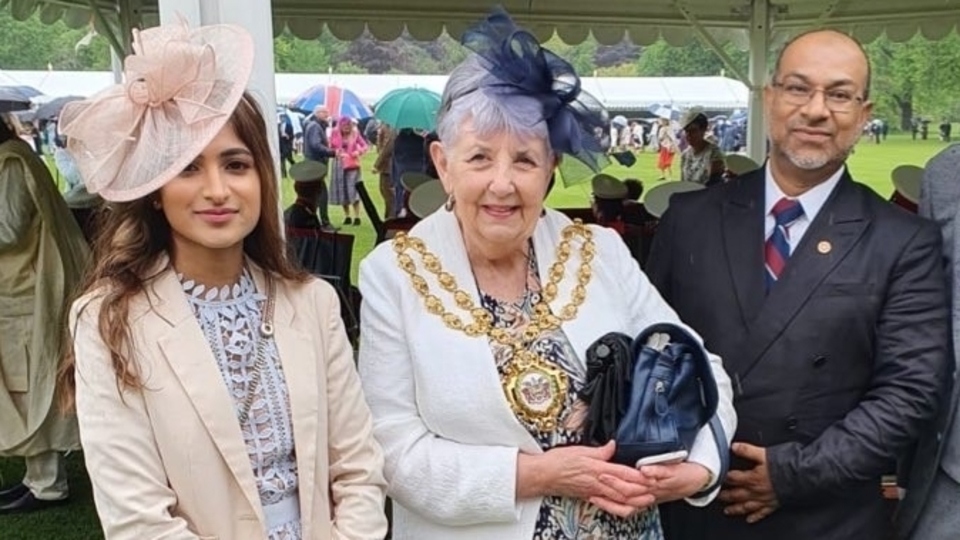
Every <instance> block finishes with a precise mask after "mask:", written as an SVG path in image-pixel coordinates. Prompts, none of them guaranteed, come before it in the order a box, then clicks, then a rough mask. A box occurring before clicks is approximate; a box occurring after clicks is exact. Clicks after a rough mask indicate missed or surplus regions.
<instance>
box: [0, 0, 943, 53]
mask: <svg viewBox="0 0 960 540" xmlns="http://www.w3.org/2000/svg"><path fill="white" fill-rule="evenodd" d="M158 1H159V0H0V7H4V6H9V9H11V11H12V13H13V15H14V16H15V17H17V18H19V19H24V18H26V17H29V16H30V15H31V14H32V13H34V12H35V11H36V10H40V12H41V16H42V18H43V20H44V21H45V22H52V21H56V20H58V19H60V18H63V19H64V20H65V21H66V22H67V24H69V25H70V26H73V27H80V26H83V25H86V24H89V23H90V22H92V21H93V18H92V17H91V11H90V5H91V4H92V3H95V4H96V5H98V6H101V7H102V8H104V9H103V11H104V12H105V13H110V14H116V13H121V12H122V11H123V8H124V7H129V6H138V7H139V9H138V12H139V13H140V15H141V16H142V17H143V18H144V23H145V24H146V25H147V26H151V25H154V24H156V23H157V20H158V15H157V13H158ZM754 1H755V0H605V1H603V2H583V1H581V0H500V1H499V3H500V4H502V5H503V6H504V7H505V8H506V9H507V10H508V11H509V12H510V13H511V14H512V15H514V17H516V19H518V20H519V21H520V22H522V23H523V24H524V25H525V26H528V27H529V28H531V29H532V30H534V32H535V33H536V34H537V35H538V36H539V37H541V38H543V39H546V38H549V37H550V36H552V35H553V33H554V32H557V33H558V34H559V36H560V37H561V38H562V39H563V40H564V41H566V42H568V43H579V42H580V41H583V40H584V39H585V38H586V37H587V36H588V35H589V34H591V33H592V34H593V35H594V37H596V38H597V40H598V41H600V42H601V43H608V44H609V43H616V42H619V41H620V40H621V39H622V38H623V37H624V36H625V35H628V36H629V37H630V38H631V39H632V40H633V41H634V42H635V43H638V44H641V45H645V44H650V43H652V42H654V41H656V40H657V38H659V37H663V38H664V39H665V40H666V41H667V42H669V43H671V44H673V45H679V44H683V43H686V42H688V41H690V40H692V39H696V37H697V32H696V31H695V30H694V27H695V26H696V25H701V26H702V27H703V28H709V29H710V32H711V34H712V35H713V37H715V38H717V39H719V40H721V41H722V40H726V39H734V40H735V41H737V42H739V43H740V44H742V45H743V46H744V47H745V46H747V41H746V39H745V38H744V35H743V34H744V33H743V32H730V30H741V31H742V30H746V29H747V28H748V27H749V26H750V22H751V21H750V14H751V11H752V10H753V9H754ZM767 1H768V3H769V11H770V15H771V27H772V29H773V30H774V31H775V32H778V31H779V32H781V33H790V32H795V31H797V30H801V29H805V28H810V27H815V26H832V27H836V28H840V29H843V30H845V31H848V32H850V33H852V34H853V35H855V36H856V37H857V38H859V39H860V40H862V41H870V40H873V39H875V38H876V37H877V36H879V35H881V34H882V33H884V32H886V34H887V35H888V36H889V37H890V38H891V39H893V40H895V41H903V40H906V39H909V38H910V37H912V36H914V35H915V34H917V32H920V33H921V34H923V35H924V36H926V37H927V38H930V39H939V38H941V37H943V36H945V35H946V34H948V33H949V32H950V31H951V30H953V29H954V28H956V26H957V24H958V21H960V0H911V1H910V2H903V1H901V0H767ZM494 3H496V2H488V1H483V2H479V1H477V2H451V1H449V0H404V1H402V2H399V1H398V2H390V1H385V0H353V1H351V2H343V1H336V0H273V2H272V5H273V8H272V9H273V14H274V17H273V23H274V32H275V33H278V32H280V31H282V30H283V29H284V28H289V29H290V30H291V32H293V33H294V34H295V35H297V36H298V37H301V38H307V39H309V38H313V37H316V36H317V35H319V34H320V32H321V31H322V29H323V26H324V25H327V27H329V28H330V30H331V31H332V32H333V34H334V35H335V36H337V37H338V38H341V39H347V40H349V39H353V38H356V37H357V36H359V35H360V34H361V33H362V32H363V30H364V29H365V28H366V29H368V30H369V31H370V32H371V33H372V34H373V35H375V36H376V37H378V38H380V39H384V40H390V39H393V38H396V37H397V36H399V35H400V34H401V32H402V31H403V30H404V29H406V30H407V31H408V32H409V33H410V34H411V35H413V36H414V37H415V38H417V39H421V40H432V39H435V38H436V37H437V36H438V35H440V33H441V32H442V31H443V30H444V29H446V31H447V32H448V33H449V34H450V35H452V36H454V37H457V36H459V35H460V33H461V32H462V31H463V30H464V29H465V28H466V27H467V26H468V25H469V24H471V23H472V22H474V21H476V20H478V19H479V18H481V17H482V16H483V15H484V14H486V13H487V11H488V10H489V8H490V6H492V5H493V4H494Z"/></svg>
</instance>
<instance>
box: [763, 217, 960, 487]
mask: <svg viewBox="0 0 960 540" xmlns="http://www.w3.org/2000/svg"><path fill="white" fill-rule="evenodd" d="M886 285H887V291H886V298H885V301H884V304H883V306H882V308H881V311H880V313H879V316H878V318H877V323H876V338H875V340H876V343H875V349H874V350H875V353H874V368H873V381H872V384H871V387H870V388H869V390H868V391H867V392H866V393H865V394H864V395H863V397H862V399H861V400H860V404H859V406H857V407H856V408H855V409H853V410H851V411H850V412H849V413H848V414H847V415H846V416H845V417H844V418H843V420H841V421H839V422H837V423H836V424H834V425H832V426H831V427H830V428H828V429H827V430H826V431H824V432H823V433H822V434H821V435H820V437H818V438H817V439H816V440H815V441H813V442H812V443H810V444H807V445H805V446H804V445H802V444H800V443H796V442H791V443H787V444H781V445H776V446H772V447H770V448H768V449H767V461H768V466H769V469H770V478H771V480H772V482H773V487H774V490H775V491H776V493H777V497H778V499H779V500H780V502H781V504H788V503H802V502H805V501H810V500H813V499H814V498H816V497H818V496H822V495H823V494H824V493H825V492H826V493H836V494H842V493H843V490H844V487H845V486H848V485H849V484H850V483H851V482H863V481H869V480H871V479H876V478H877V477H879V476H880V475H881V474H883V473H884V472H885V469H886V468H887V467H888V465H889V463H890V462H891V461H892V460H894V459H896V458H897V457H898V456H899V455H901V454H902V453H903V452H905V451H906V450H907V449H908V448H909V447H910V445H911V444H913V443H914V441H915V440H916V439H917V437H918V436H919V435H920V432H921V431H922V429H923V428H924V426H925V425H928V422H930V421H931V420H932V419H933V418H934V416H935V415H936V413H937V409H938V407H939V406H940V405H941V401H942V397H943V396H942V385H944V384H945V383H946V382H947V381H948V379H949V376H950V375H949V374H950V365H949V362H948V360H949V358H950V357H949V351H948V347H949V345H948V344H949V342H950V339H949V318H948V316H949V312H948V306H947V290H946V286H945V282H944V274H943V266H942V262H941V239H940V234H939V232H938V231H937V230H936V229H935V227H934V226H933V225H932V224H924V225H923V226H922V227H920V228H919V230H918V231H917V233H916V234H914V236H913V238H911V239H910V241H909V242H907V244H906V247H905V249H904V250H903V252H902V253H901V255H900V257H899V260H898V261H897V263H896V264H895V266H894V269H893V271H892V272H891V275H890V277H889V281H888V282H887V284H886ZM877 489H879V487H878V488H877Z"/></svg>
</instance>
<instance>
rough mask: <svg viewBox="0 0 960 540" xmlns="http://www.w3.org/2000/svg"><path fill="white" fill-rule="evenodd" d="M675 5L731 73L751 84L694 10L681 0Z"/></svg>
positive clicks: (741, 80)
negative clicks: (698, 18)
mask: <svg viewBox="0 0 960 540" xmlns="http://www.w3.org/2000/svg"><path fill="white" fill-rule="evenodd" d="M673 5H674V7H676V8H677V10H678V11H679V12H680V14H681V15H683V18H684V19H686V20H687V22H688V23H690V27H691V28H693V31H694V32H695V33H696V34H697V36H698V37H700V39H702V40H703V42H704V43H706V45H707V46H708V47H710V49H711V50H712V51H713V52H714V54H716V55H717V57H718V58H720V61H721V62H723V65H724V66H726V68H727V69H729V70H730V73H732V74H733V76H734V77H736V78H737V79H738V80H740V82H742V83H743V84H746V85H747V86H750V79H749V78H748V77H747V76H746V74H745V73H744V72H743V71H741V70H740V68H739V67H738V66H737V65H736V63H734V61H733V59H732V58H730V55H728V54H727V52H726V51H724V50H723V46H722V45H720V43H719V42H718V41H717V40H716V39H714V37H713V36H712V35H710V32H707V30H706V28H704V26H703V25H702V24H701V23H700V21H699V20H697V17H696V15H694V14H693V12H692V11H690V9H689V8H687V6H685V5H683V4H682V3H681V2H678V1H674V3H673Z"/></svg>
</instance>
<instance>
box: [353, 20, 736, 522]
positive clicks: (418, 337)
mask: <svg viewBox="0 0 960 540" xmlns="http://www.w3.org/2000/svg"><path fill="white" fill-rule="evenodd" d="M507 35H509V36H511V38H512V39H513V40H514V43H515V44H516V45H519V46H517V47H504V46H502V45H503V41H502V39H501V38H500V37H499V36H507ZM464 42H465V44H466V45H467V46H468V47H470V48H472V49H473V50H474V51H475V52H476V54H472V55H471V56H470V57H469V58H468V59H467V60H466V61H465V62H464V63H463V64H461V65H460V66H459V67H458V68H457V69H456V70H454V72H453V73H452V74H451V76H450V79H449V81H448V83H447V87H446V89H445V91H444V97H443V101H442V104H441V111H440V115H439V118H438V133H439V137H440V141H442V142H436V143H433V145H432V146H431V149H430V150H431V155H432V157H433V158H434V162H435V164H436V165H437V171H438V172H439V174H440V179H441V181H442V184H443V186H444V189H445V191H446V192H447V194H448V195H449V199H448V200H447V204H446V205H445V207H444V208H443V209H440V210H438V211H437V212H436V213H434V214H432V215H430V216H429V217H427V218H426V219H424V220H423V221H421V222H420V223H419V224H417V225H416V226H415V227H414V228H413V229H412V230H411V231H410V233H409V235H406V236H401V237H400V238H398V239H395V240H393V241H392V242H390V243H385V244H381V245H380V246H379V247H377V248H376V249H375V250H374V251H373V253H371V254H370V256H369V257H368V258H367V259H366V260H364V261H363V263H362V264H361V267H360V289H361V292H362V294H363V299H364V301H363V306H362V312H361V316H362V332H361V344H360V372H361V379H362V382H363V386H364V390H365V393H366V396H367V400H368V402H369V404H370V407H371V410H372V412H373V416H374V433H375V435H376V437H377V439H378V440H379V441H380V443H381V444H382V445H383V447H384V451H385V457H386V470H385V472H386V476H387V480H388V482H389V488H388V493H389V495H390V496H391V497H392V498H393V500H394V503H395V505H394V524H393V527H394V538H397V539H399V540H403V539H416V540H431V539H437V540H456V539H470V540H486V539H489V540H521V539H522V540H529V539H551V540H562V539H574V538H629V539H631V540H636V539H643V540H649V539H659V538H662V531H661V528H660V522H659V516H658V513H657V511H656V504H657V503H658V502H664V501H671V500H679V499H684V498H686V499H687V500H688V501H689V503H690V504H695V505H704V504H706V503H708V502H709V501H710V500H712V499H713V497H714V496H715V495H716V492H717V487H718V483H719V478H718V477H719V475H720V456H719V455H718V446H717V444H716V443H715V442H714V440H713V438H712V435H711V434H710V431H709V429H704V431H703V432H702V433H701V434H700V435H699V436H698V438H697V441H696V443H695V444H694V446H693V448H692V451H691V452H690V455H689V457H688V459H687V460H686V461H684V462H681V463H675V464H669V465H665V464H661V465H653V466H648V467H644V468H641V469H636V468H633V467H628V466H623V465H618V464H614V463H611V462H610V461H609V460H610V458H611V457H612V455H613V452H614V446H613V443H610V444H608V445H607V446H605V447H602V448H594V447H587V446H584V445H582V430H581V429H580V428H581V422H582V417H583V411H584V408H585V405H584V404H583V403H582V402H581V401H580V400H578V398H577V393H578V391H579V390H580V388H581V387H582V386H583V384H584V382H585V378H586V366H585V351H586V349H587V347H588V346H589V345H590V344H591V343H592V342H593V341H594V340H595V339H596V338H598V337H600V336H601V335H602V334H604V333H606V332H610V331H620V332H624V333H627V334H631V335H636V334H637V333H638V332H639V331H641V330H643V329H644V328H646V327H647V326H649V325H650V324H653V323H657V322H671V323H675V324H681V322H680V321H679V319H678V318H677V315H676V314H675V313H674V311H673V310H672V309H671V308H670V306H668V305H667V304H666V303H665V302H664V301H663V300H662V299H661V297H660V295H659V294H658V293H657V291H656V290H655V289H654V288H653V287H652V286H651V285H650V283H649V281H648V280H647V278H646V277H645V276H644V274H643V273H642V272H641V270H640V268H639V267H638V265H637V264H636V263H635V262H634V260H633V259H632V258H631V257H630V255H629V253H628V251H627V249H626V247H625V246H624V245H623V242H622V241H621V240H620V238H619V237H618V236H617V235H616V233H614V232H612V231H609V230H605V229H602V228H598V227H593V226H589V227H588V226H584V225H580V224H577V223H572V222H571V221H570V220H568V219H567V218H566V217H564V216H563V215H561V214H559V213H557V212H554V211H551V210H545V209H544V206H543V204H544V198H545V196H546V194H547V191H548V189H549V185H550V182H551V178H552V177H553V174H554V172H555V169H556V168H557V166H558V163H559V161H560V158H559V155H560V154H561V153H568V154H572V155H573V156H575V157H577V158H578V159H580V160H582V161H584V162H587V163H591V160H595V159H597V156H596V155H594V154H590V152H587V151H584V150H589V149H590V148H589V147H587V148H586V149H584V148H582V146H581V143H583V142H585V141H586V140H587V139H580V140H579V141H578V140H577V138H578V137H580V136H583V137H587V136H588V135H586V134H589V133H592V130H593V125H591V124H590V116H589V115H588V114H579V113H574V112H573V108H574V106H575V105H574V99H585V98H589V96H582V95H579V94H578V92H579V86H578V81H576V75H575V74H573V70H572V68H570V67H569V64H566V63H565V62H563V61H562V60H560V59H559V58H557V57H555V56H553V55H552V54H551V53H549V51H543V50H541V49H539V45H537V44H536V40H535V39H534V38H533V36H531V35H529V34H527V33H525V32H522V31H521V32H517V31H516V28H515V27H513V26H512V22H511V21H510V20H509V18H507V16H506V15H505V14H502V13H498V14H495V15H493V16H491V18H490V19H488V21H487V22H486V23H485V24H484V25H481V26H480V27H479V28H478V29H474V30H472V31H471V32H468V33H467V34H466V36H465V38H464ZM516 51H526V52H527V53H529V54H524V53H519V54H518V53H517V52H516ZM540 53H542V54H540ZM571 77H572V78H571ZM557 81H568V82H571V83H572V84H571V85H570V86H569V87H565V90H558V87H559V86H561V85H558V84H557ZM582 110H585V109H582ZM592 164H593V165H597V164H598V162H596V161H593V162H592ZM711 362H712V365H713V368H714V371H715V375H716V379H717V381H718V385H719V390H720V407H719V416H720V419H721V422H722V424H723V427H724V429H725V432H726V433H728V434H732V433H733V432H734V431H735V424H736V419H735V415H734V412H733V407H732V403H731V389H730V383H729V378H728V377H727V375H726V374H725V373H724V371H723V368H722V366H721V363H720V359H719V358H717V357H716V356H712V357H711ZM723 443H724V444H729V440H727V441H723Z"/></svg>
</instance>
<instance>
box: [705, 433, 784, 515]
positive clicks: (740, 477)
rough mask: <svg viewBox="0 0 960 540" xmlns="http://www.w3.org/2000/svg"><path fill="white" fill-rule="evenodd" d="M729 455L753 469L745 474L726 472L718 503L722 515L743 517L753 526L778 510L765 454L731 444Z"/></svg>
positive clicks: (762, 449) (756, 449)
mask: <svg viewBox="0 0 960 540" xmlns="http://www.w3.org/2000/svg"><path fill="white" fill-rule="evenodd" d="M731 449H732V450H733V453H734V454H736V455H737V456H739V457H742V458H744V459H748V460H750V461H752V462H754V463H756V465H755V466H754V467H753V468H752V469H750V470H747V471H730V472H729V473H727V480H726V482H725V484H724V489H723V490H722V491H721V492H720V496H719V499H720V501H721V502H723V503H726V504H727V506H726V508H724V510H723V513H724V514H726V515H728V516H747V523H756V522H758V521H760V520H761V519H763V518H765V517H767V516H769V515H770V514H772V513H773V512H774V511H775V510H776V509H777V508H778V507H779V506H780V503H779V501H777V494H776V493H774V491H773V483H772V482H771V481H770V470H769V469H768V468H767V450H766V449H765V448H761V447H759V446H753V445H752V444H747V443H734V445H733V447H732V448H731Z"/></svg>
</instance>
